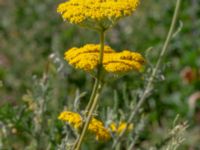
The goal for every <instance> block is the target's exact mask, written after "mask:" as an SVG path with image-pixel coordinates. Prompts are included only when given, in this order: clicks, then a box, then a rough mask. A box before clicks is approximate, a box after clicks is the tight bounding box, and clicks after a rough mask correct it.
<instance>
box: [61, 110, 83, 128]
mask: <svg viewBox="0 0 200 150" xmlns="http://www.w3.org/2000/svg"><path fill="white" fill-rule="evenodd" d="M58 119H59V120H62V121H65V122H68V123H69V124H70V125H71V126H73V127H74V128H75V129H78V128H80V127H81V126H82V118H81V115H79V114H78V113H74V112H70V111H63V112H62V113H61V114H60V115H59V116H58Z"/></svg>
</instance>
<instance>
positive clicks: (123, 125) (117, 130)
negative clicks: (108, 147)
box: [110, 122, 133, 135]
mask: <svg viewBox="0 0 200 150" xmlns="http://www.w3.org/2000/svg"><path fill="white" fill-rule="evenodd" d="M126 127H127V123H126V122H120V123H119V124H118V125H117V124H116V123H114V122H113V123H111V124H110V130H111V131H112V132H114V133H117V134H118V135H119V134H120V133H121V132H122V131H123V130H124V129H125V128H126ZM132 130H133V124H130V125H129V126H128V128H127V131H129V132H130V131H132Z"/></svg>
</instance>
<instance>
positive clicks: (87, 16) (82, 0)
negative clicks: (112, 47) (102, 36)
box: [57, 0, 139, 29]
mask: <svg viewBox="0 0 200 150" xmlns="http://www.w3.org/2000/svg"><path fill="white" fill-rule="evenodd" d="M138 4H139V0H69V1H67V2H64V3H61V4H59V6H58V8H57V12H58V13H60V14H61V15H62V17H63V19H64V20H67V21H69V22H70V23H73V24H79V25H83V26H88V27H94V26H96V27H97V28H101V29H102V27H103V28H109V27H110V26H111V25H112V24H113V23H115V22H116V21H117V20H119V19H120V18H122V17H126V16H130V15H131V14H132V13H133V12H134V11H135V9H136V8H137V6H138Z"/></svg>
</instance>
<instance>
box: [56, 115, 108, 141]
mask: <svg viewBox="0 0 200 150" xmlns="http://www.w3.org/2000/svg"><path fill="white" fill-rule="evenodd" d="M58 119H59V120H62V121H65V122H67V123H69V124H70V125H71V126H72V127H74V128H75V129H80V128H81V127H82V124H83V119H82V117H81V115H80V114H78V113H75V112H70V111H63V112H62V113H61V114H60V115H59V117H58ZM88 131H90V132H91V133H93V134H95V136H96V140H98V141H100V140H104V141H106V140H109V139H110V137H111V135H110V133H109V131H108V130H107V129H106V128H105V127H104V124H103V123H102V122H101V121H99V120H97V119H95V118H94V117H93V118H92V119H91V121H90V123H89V126H88Z"/></svg>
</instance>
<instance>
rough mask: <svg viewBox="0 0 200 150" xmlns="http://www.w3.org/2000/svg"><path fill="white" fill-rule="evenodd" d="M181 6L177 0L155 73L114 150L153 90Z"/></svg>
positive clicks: (117, 140)
mask: <svg viewBox="0 0 200 150" xmlns="http://www.w3.org/2000/svg"><path fill="white" fill-rule="evenodd" d="M180 4H181V0H177V2H176V8H175V11H174V15H173V19H172V22H171V25H170V29H169V32H168V35H167V38H166V40H165V43H164V45H163V48H162V50H161V53H160V56H159V58H158V61H157V63H156V65H155V68H154V69H153V71H152V73H151V75H150V78H149V80H148V83H147V86H146V88H145V90H144V93H143V95H142V96H141V98H140V100H139V102H138V104H137V105H136V107H135V108H134V110H133V111H132V113H131V115H130V116H129V118H128V122H127V126H126V128H125V129H124V130H123V131H122V132H121V134H120V135H119V136H118V138H117V139H116V140H115V141H114V143H113V145H112V149H114V148H115V147H116V145H117V143H118V142H119V141H120V139H121V138H122V137H123V135H124V134H125V132H126V130H127V127H128V126H129V124H130V123H131V122H132V120H133V118H134V117H135V116H136V115H137V113H138V111H139V109H140V108H141V106H142V105H143V104H144V102H145V100H146V98H147V97H148V94H149V92H150V91H151V89H152V86H153V83H154V79H155V76H156V74H157V72H158V69H159V67H160V65H161V63H162V60H163V58H164V56H165V53H166V51H167V48H168V45H169V42H170V40H171V39H172V35H173V31H174V28H175V25H176V21H177V17H178V12H179V8H180ZM131 148H132V144H131V147H129V148H128V150H130V149H131Z"/></svg>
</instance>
